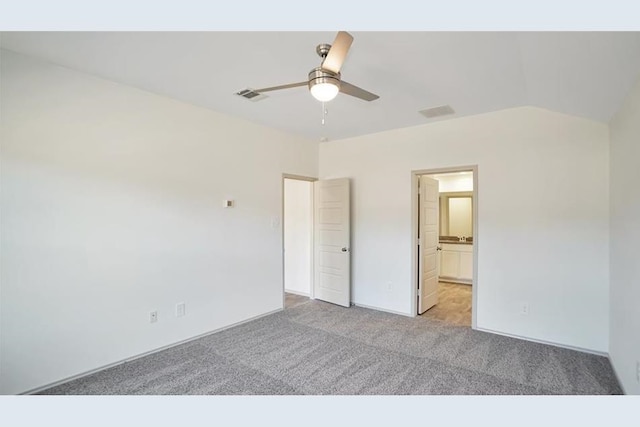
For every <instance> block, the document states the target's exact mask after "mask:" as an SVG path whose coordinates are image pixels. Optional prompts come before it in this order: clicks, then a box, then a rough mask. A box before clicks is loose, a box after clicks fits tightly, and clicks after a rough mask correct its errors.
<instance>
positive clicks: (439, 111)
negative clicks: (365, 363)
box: [418, 105, 455, 119]
mask: <svg viewBox="0 0 640 427" xmlns="http://www.w3.org/2000/svg"><path fill="white" fill-rule="evenodd" d="M418 112H419V113H420V114H422V115H423V116H425V117H426V118H428V119H432V118H434V117H440V116H446V115H448V114H454V113H455V111H453V108H451V106H450V105H441V106H439V107H433V108H427V109H425V110H420V111H418Z"/></svg>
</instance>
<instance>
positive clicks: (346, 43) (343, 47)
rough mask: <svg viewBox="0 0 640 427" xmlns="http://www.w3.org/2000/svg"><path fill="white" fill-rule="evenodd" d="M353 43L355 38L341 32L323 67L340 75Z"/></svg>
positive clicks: (323, 62)
mask: <svg viewBox="0 0 640 427" xmlns="http://www.w3.org/2000/svg"><path fill="white" fill-rule="evenodd" d="M351 43H353V36H352V35H351V34H349V33H347V32H346V31H339V32H338V35H337V36H336V39H335V40H334V41H333V44H332V45H331V49H329V53H328V54H327V57H326V58H324V61H322V65H321V67H322V68H323V69H325V70H329V71H332V72H334V73H336V74H337V73H339V72H340V68H342V63H343V62H344V59H345V58H346V57H347V52H349V48H350V47H351Z"/></svg>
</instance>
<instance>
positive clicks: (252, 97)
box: [236, 89, 267, 102]
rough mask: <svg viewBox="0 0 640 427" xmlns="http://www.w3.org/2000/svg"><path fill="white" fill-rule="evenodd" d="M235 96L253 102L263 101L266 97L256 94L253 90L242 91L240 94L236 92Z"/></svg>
mask: <svg viewBox="0 0 640 427" xmlns="http://www.w3.org/2000/svg"><path fill="white" fill-rule="evenodd" d="M236 95H238V96H241V97H243V98H245V99H248V100H249V101H253V102H256V101H260V100H261V99H265V98H266V97H267V95H264V94H262V93H258V92H256V91H255V90H253V89H243V90H241V91H240V92H236Z"/></svg>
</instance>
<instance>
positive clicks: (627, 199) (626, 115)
mask: <svg viewBox="0 0 640 427" xmlns="http://www.w3.org/2000/svg"><path fill="white" fill-rule="evenodd" d="M610 132H611V166H610V168H611V187H610V188H611V211H610V214H611V258H610V262H611V294H610V298H611V305H610V310H611V320H610V322H611V331H610V341H609V346H610V348H609V352H610V358H611V362H612V364H613V366H614V368H615V370H616V372H617V374H618V377H619V378H620V381H621V382H622V386H623V387H624V389H625V391H626V392H627V393H629V394H640V382H639V381H638V379H637V378H636V375H637V374H636V369H638V368H636V364H637V363H639V362H640V309H639V305H640V266H639V265H638V253H639V252H640V251H639V249H638V248H639V247H640V246H639V244H640V187H639V185H638V184H639V183H640V168H638V161H639V160H640V80H638V81H637V82H636V84H635V86H634V87H633V89H632V91H631V92H630V94H629V95H628V97H627V99H626V100H625V103H624V104H623V106H622V107H621V109H620V111H619V112H618V113H617V114H616V116H615V117H614V118H613V120H612V121H611V123H610Z"/></svg>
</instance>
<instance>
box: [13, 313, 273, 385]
mask: <svg viewBox="0 0 640 427" xmlns="http://www.w3.org/2000/svg"><path fill="white" fill-rule="evenodd" d="M280 311H283V309H282V308H278V309H275V310H273V311H269V312H267V313H264V314H259V315H257V316H254V317H250V318H249V319H245V320H241V321H240V322H236V323H232V324H231V325H227V326H223V327H221V328H218V329H214V330H213V331H209V332H205V333H203V334H200V335H196V336H195V337H191V338H187V339H186V340H182V341H178V342H175V343H173V344H167V345H165V346H162V347H158V348H156V349H154V350H150V351H146V352H144V353H140V354H138V355H135V356H131V357H128V358H126V359H122V360H119V361H117V362H113V363H109V364H108V365H104V366H101V367H99V368H96V369H92V370H90V371H85V372H82V373H80V374H76V375H73V376H70V377H67V378H64V379H62V380H58V381H54V382H52V383H49V384H46V385H43V386H40V387H37V388H34V389H31V390H28V391H25V392H22V393H19V394H21V395H26V394H34V393H38V392H40V391H43V390H46V389H49V388H51V387H56V386H59V385H61V384H64V383H68V382H70V381H73V380H77V379H79V378H82V377H86V376H88V375H91V374H95V373H96V372H100V371H104V370H106V369H109V368H113V367H114V366H118V365H122V364H123V363H127V362H131V361H134V360H136V359H140V358H142V357H145V356H149V355H151V354H154V353H158V352H160V351H164V350H168V349H170V348H172V347H177V346H179V345H182V344H186V343H188V342H191V341H195V340H197V339H200V338H203V337H206V336H208V335H212V334H215V333H218V332H222V331H224V330H226V329H230V328H234V327H236V326H240V325H243V324H245V323H248V322H252V321H254V320H258V319H260V318H262V317H266V316H270V315H272V314H275V313H278V312H280Z"/></svg>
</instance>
